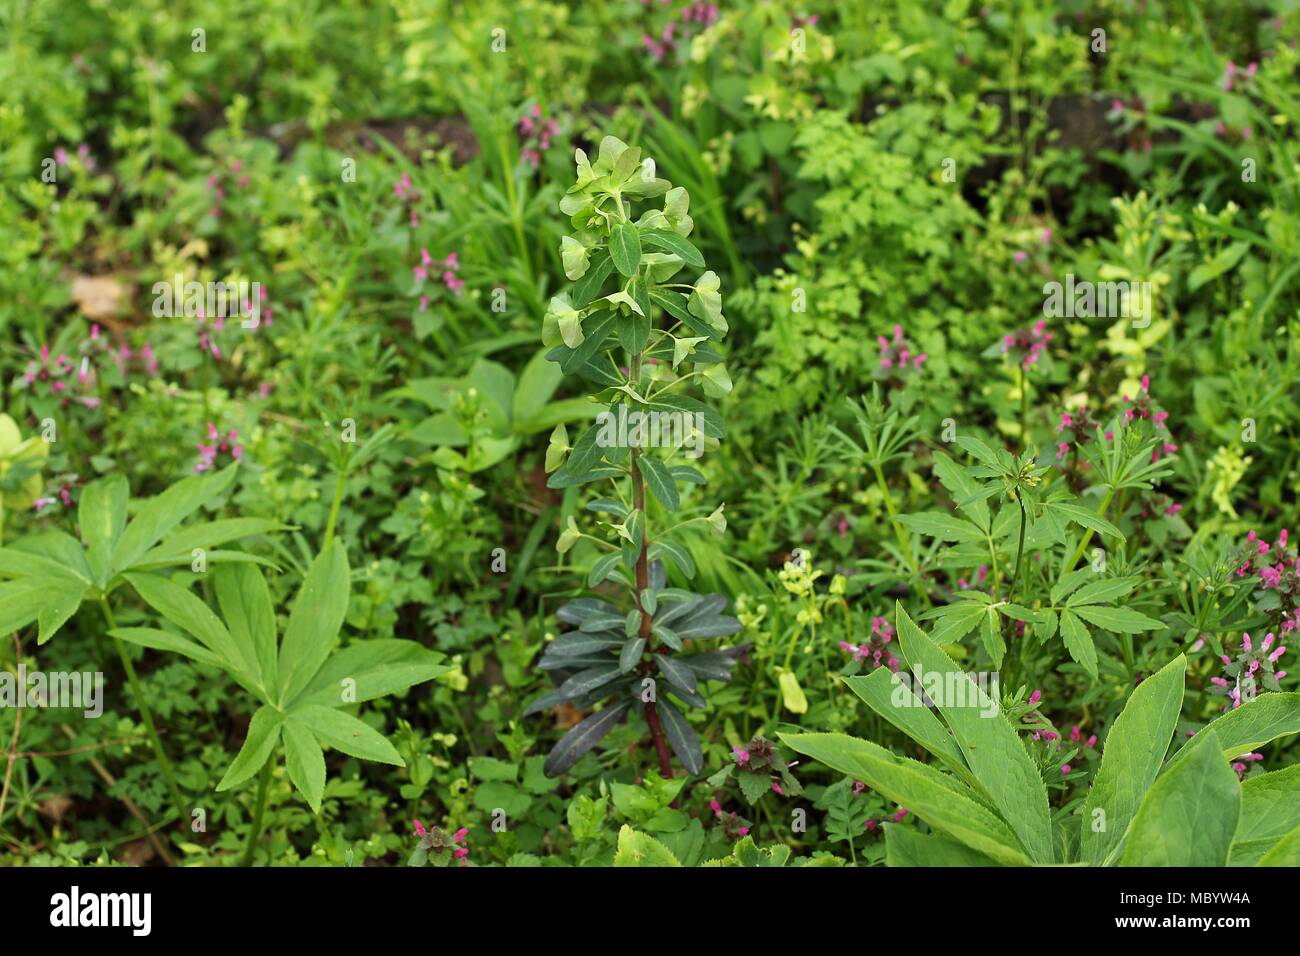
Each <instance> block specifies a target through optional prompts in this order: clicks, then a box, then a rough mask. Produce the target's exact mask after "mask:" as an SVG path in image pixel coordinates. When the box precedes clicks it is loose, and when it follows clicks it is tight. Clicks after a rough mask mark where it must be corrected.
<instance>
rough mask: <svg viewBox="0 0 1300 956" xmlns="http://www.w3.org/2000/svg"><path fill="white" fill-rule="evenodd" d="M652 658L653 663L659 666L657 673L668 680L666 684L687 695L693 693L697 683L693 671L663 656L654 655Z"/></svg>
mask: <svg viewBox="0 0 1300 956" xmlns="http://www.w3.org/2000/svg"><path fill="white" fill-rule="evenodd" d="M654 657H655V663H656V664H658V665H659V673H661V674H663V675H664V677H666V678H667V679H668V683H670V684H672V685H673V686H674V687H676V688H680V689H681V690H684V691H686V692H687V693H691V694H693V693H695V687H696V685H697V684H698V683H699V681H698V679H697V678H696V676H695V671H693V670H691V669H690V668H689V667H687V666H686V665H685V664H682V663H681V662H679V661H675V660H673V659H672V658H671V657H665V656H664V655H663V654H656V655H655V656H654Z"/></svg>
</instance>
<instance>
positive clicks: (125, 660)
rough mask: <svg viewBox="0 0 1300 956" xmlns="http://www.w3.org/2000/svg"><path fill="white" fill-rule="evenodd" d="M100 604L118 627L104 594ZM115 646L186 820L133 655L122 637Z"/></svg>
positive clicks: (170, 789) (170, 790) (106, 617)
mask: <svg viewBox="0 0 1300 956" xmlns="http://www.w3.org/2000/svg"><path fill="white" fill-rule="evenodd" d="M99 606H100V609H101V610H102V611H103V612H104V621H105V622H106V623H107V624H108V629H109V631H113V630H114V629H116V627H117V624H116V622H115V621H114V620H113V609H112V608H110V607H109V606H108V600H107V599H106V598H104V597H103V596H102V595H101V596H100V599H99ZM110 636H111V635H110ZM113 646H114V647H116V648H117V656H118V658H119V659H120V660H121V661H122V670H124V671H126V679H127V681H128V682H129V683H130V684H131V694H132V695H133V696H134V697H135V704H136V706H137V707H138V708H140V719H141V720H143V721H144V726H145V729H147V730H148V731H149V742H150V744H152V745H153V752H154V756H156V757H157V758H158V766H159V768H161V770H162V774H163V779H164V780H165V781H166V783H167V791H168V793H170V794H171V798H172V802H173V803H175V804H176V809H177V810H178V811H179V812H180V818H181V819H182V820H184V819H185V818H186V817H187V816H188V808H187V807H186V804H185V801H184V800H183V799H182V798H181V791H180V787H178V786H177V785H176V774H175V772H174V771H173V770H172V764H171V761H170V760H168V759H167V752H166V751H165V750H163V745H162V740H161V738H159V736H158V728H157V727H155V726H154V722H153V711H151V710H150V709H149V704H148V702H147V700H146V699H145V696H144V691H142V690H141V689H140V679H139V678H138V677H137V676H136V673H135V665H134V664H132V663H131V655H130V654H128V653H127V651H126V645H125V644H123V643H122V641H121V639H120V638H118V637H113Z"/></svg>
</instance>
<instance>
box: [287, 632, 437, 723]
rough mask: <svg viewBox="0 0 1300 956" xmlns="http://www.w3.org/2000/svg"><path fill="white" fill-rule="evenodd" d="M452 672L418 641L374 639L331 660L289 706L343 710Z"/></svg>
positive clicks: (352, 646)
mask: <svg viewBox="0 0 1300 956" xmlns="http://www.w3.org/2000/svg"><path fill="white" fill-rule="evenodd" d="M451 670H452V668H451V667H450V666H449V665H447V664H443V663H440V655H438V654H435V653H434V652H433V651H430V650H429V649H428V648H426V647H424V646H422V645H420V644H418V643H416V642H415V641H405V640H399V639H396V638H371V639H369V640H364V641H357V642H356V643H354V644H352V645H350V646H348V647H346V648H344V649H343V650H341V651H339V652H337V653H335V654H333V655H331V656H330V658H329V659H328V660H326V661H325V665H324V666H323V667H322V668H321V669H320V670H319V671H317V672H316V676H315V677H313V678H312V680H311V683H309V684H308V685H307V686H306V687H305V688H304V689H303V691H302V693H301V694H300V695H299V696H298V697H297V698H294V699H292V700H290V701H289V702H288V703H289V705H290V706H294V707H297V706H302V705H304V704H319V705H321V706H322V707H341V706H343V705H345V704H359V703H362V702H364V701H367V700H374V699H375V698H377V697H384V696H387V695H388V694H395V693H397V692H398V691H403V690H406V689H407V688H408V687H413V686H415V685H416V684H423V683H425V682H426V681H431V680H434V679H436V678H438V677H441V676H442V675H443V674H446V673H449V672H450V671H451Z"/></svg>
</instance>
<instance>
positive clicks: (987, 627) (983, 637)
mask: <svg viewBox="0 0 1300 956" xmlns="http://www.w3.org/2000/svg"><path fill="white" fill-rule="evenodd" d="M980 643H982V644H983V645H984V652H985V653H986V654H988V656H989V660H991V661H992V662H993V669H994V670H999V669H1001V667H1002V658H1004V657H1005V656H1006V654H1007V642H1006V641H1004V640H1003V639H1002V621H1001V619H1000V618H999V617H998V611H997V608H994V607H986V608H985V609H984V617H983V619H982V620H981V621H980Z"/></svg>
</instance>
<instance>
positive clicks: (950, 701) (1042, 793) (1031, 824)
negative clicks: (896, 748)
mask: <svg viewBox="0 0 1300 956" xmlns="http://www.w3.org/2000/svg"><path fill="white" fill-rule="evenodd" d="M894 615H895V626H896V627H897V629H898V638H899V643H900V645H901V647H902V650H903V655H904V657H905V658H906V659H907V662H908V666H909V667H910V669H911V670H912V672H913V674H915V675H916V677H917V678H918V680H919V681H920V686H921V688H922V690H924V691H926V694H927V696H929V697H930V698H931V699H932V700H934V702H935V704H936V705H937V707H938V709H939V712H940V713H941V714H942V715H943V718H944V720H945V721H946V722H947V724H948V726H949V728H950V729H951V730H952V732H953V736H954V737H956V739H957V743H958V745H959V746H960V748H961V753H962V756H963V757H965V758H966V765H967V766H968V767H970V769H971V772H972V773H974V774H975V779H976V780H978V781H979V783H980V787H981V789H982V790H983V791H984V793H986V794H987V795H988V797H989V800H990V801H992V803H993V806H994V807H996V808H997V810H998V812H999V813H1000V814H1001V815H1002V817H1003V819H1004V820H1006V821H1007V823H1008V824H1010V826H1011V828H1012V829H1013V830H1014V831H1015V833H1016V835H1017V836H1018V837H1019V838H1020V842H1021V843H1022V844H1023V845H1024V847H1025V849H1026V850H1027V851H1028V852H1029V855H1030V857H1031V858H1032V859H1033V860H1034V861H1035V862H1037V863H1051V862H1053V860H1054V858H1055V848H1054V844H1053V841H1052V827H1051V816H1050V814H1049V812H1048V807H1047V788H1046V787H1045V786H1044V784H1043V778H1042V775H1041V774H1040V773H1039V772H1038V768H1037V767H1036V766H1035V764H1034V762H1033V761H1032V760H1031V759H1030V757H1029V754H1028V752H1026V750H1025V745H1024V742H1023V741H1022V740H1021V739H1020V737H1019V736H1018V735H1017V734H1016V731H1015V728H1013V727H1012V726H1011V723H1010V722H1009V721H1008V720H1007V718H1006V715H1005V714H1003V713H1002V712H1001V708H1000V706H999V702H998V701H995V700H991V699H990V698H989V697H988V696H987V695H985V693H984V691H983V690H981V689H980V688H979V686H978V685H977V684H976V683H975V682H974V681H972V680H970V679H969V677H968V675H967V674H966V673H965V672H964V671H962V670H961V669H960V668H959V667H958V666H957V665H956V664H955V663H953V661H952V659H951V658H950V657H949V656H948V655H947V654H945V653H944V652H943V651H942V650H940V648H939V647H938V646H937V645H935V644H934V643H933V642H932V641H931V640H930V638H928V637H926V635H925V634H924V633H923V632H922V631H921V629H920V628H919V627H917V626H916V624H915V623H914V622H913V621H912V619H911V617H909V616H908V614H907V611H905V610H904V609H903V605H902V603H901V602H895V605H894ZM931 675H933V676H931ZM936 678H937V679H939V680H943V681H944V690H943V691H942V692H940V693H937V694H935V693H930V691H929V685H927V684H926V681H927V680H931V681H933V680H935V679H936ZM958 681H962V682H964V684H962V685H957V684H956V682H958ZM954 687H955V690H954V691H953V692H949V688H954ZM956 691H961V693H957V692H956ZM903 806H907V807H908V808H909V809H911V807H910V806H909V805H908V804H906V803H904V804H903ZM976 849H982V848H980V847H976ZM984 852H987V851H986V850H985V851H984Z"/></svg>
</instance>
